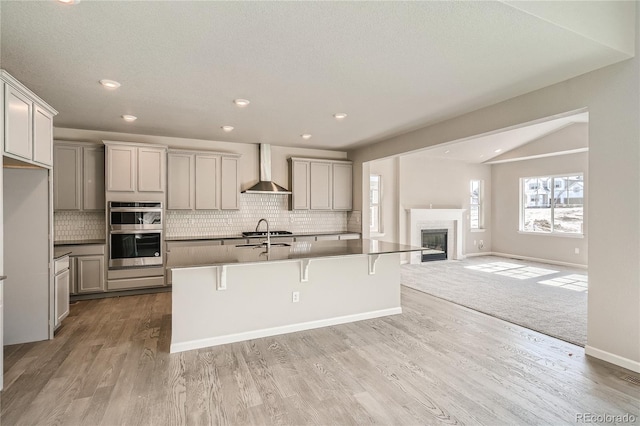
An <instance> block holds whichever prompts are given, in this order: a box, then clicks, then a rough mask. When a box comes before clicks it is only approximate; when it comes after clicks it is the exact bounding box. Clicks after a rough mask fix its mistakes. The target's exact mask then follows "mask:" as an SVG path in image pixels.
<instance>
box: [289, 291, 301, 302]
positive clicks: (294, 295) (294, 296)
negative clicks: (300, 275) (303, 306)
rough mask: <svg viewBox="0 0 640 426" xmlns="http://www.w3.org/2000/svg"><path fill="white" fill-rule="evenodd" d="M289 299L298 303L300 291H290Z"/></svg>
mask: <svg viewBox="0 0 640 426" xmlns="http://www.w3.org/2000/svg"><path fill="white" fill-rule="evenodd" d="M291 301H292V302H293V303H298V302H299V301H300V292H299V291H294V292H293V293H291Z"/></svg>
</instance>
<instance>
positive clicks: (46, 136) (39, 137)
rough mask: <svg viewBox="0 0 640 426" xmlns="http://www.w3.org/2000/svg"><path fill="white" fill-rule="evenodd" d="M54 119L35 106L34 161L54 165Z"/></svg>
mask: <svg viewBox="0 0 640 426" xmlns="http://www.w3.org/2000/svg"><path fill="white" fill-rule="evenodd" d="M52 156H53V117H52V116H51V114H49V113H48V112H47V111H45V110H44V109H42V108H40V107H39V106H37V105H35V106H34V109H33V161H35V162H37V163H40V164H44V165H45V166H51V165H52V164H53V158H52Z"/></svg>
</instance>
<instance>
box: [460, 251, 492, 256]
mask: <svg viewBox="0 0 640 426" xmlns="http://www.w3.org/2000/svg"><path fill="white" fill-rule="evenodd" d="M464 255H465V257H480V256H492V255H493V253H492V252H490V251H482V252H477V253H465V254H464Z"/></svg>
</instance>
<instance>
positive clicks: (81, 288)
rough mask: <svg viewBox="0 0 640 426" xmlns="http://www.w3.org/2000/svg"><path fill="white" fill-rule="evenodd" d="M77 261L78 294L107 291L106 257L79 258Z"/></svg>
mask: <svg viewBox="0 0 640 426" xmlns="http://www.w3.org/2000/svg"><path fill="white" fill-rule="evenodd" d="M75 260H76V264H75V267H76V269H75V278H76V289H77V292H78V293H79V294H82V293H99V292H103V291H105V286H104V255H96V256H78V257H77V258H76V259H75Z"/></svg>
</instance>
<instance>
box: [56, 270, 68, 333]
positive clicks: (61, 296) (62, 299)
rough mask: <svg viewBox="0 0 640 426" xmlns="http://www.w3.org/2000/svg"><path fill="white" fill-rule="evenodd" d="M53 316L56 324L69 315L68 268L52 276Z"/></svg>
mask: <svg viewBox="0 0 640 426" xmlns="http://www.w3.org/2000/svg"><path fill="white" fill-rule="evenodd" d="M54 289H55V290H54V291H55V302H54V305H55V318H56V324H55V325H56V326H58V325H60V322H62V320H63V319H65V318H66V317H67V315H69V270H68V269H67V270H65V271H64V272H61V273H60V274H58V275H56V276H55V278H54Z"/></svg>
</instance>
